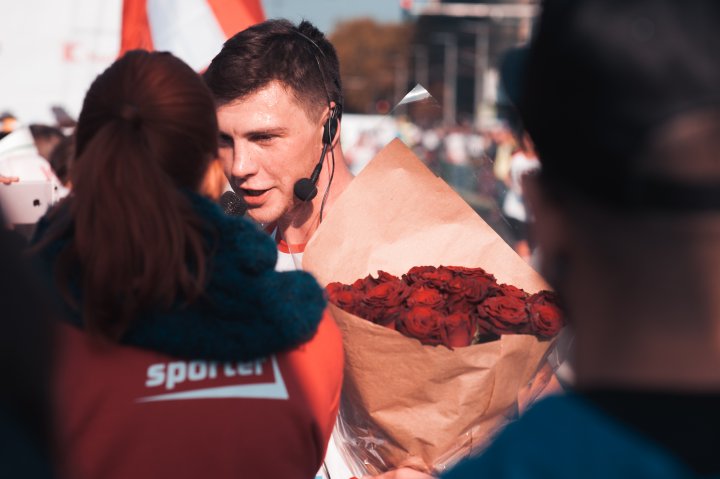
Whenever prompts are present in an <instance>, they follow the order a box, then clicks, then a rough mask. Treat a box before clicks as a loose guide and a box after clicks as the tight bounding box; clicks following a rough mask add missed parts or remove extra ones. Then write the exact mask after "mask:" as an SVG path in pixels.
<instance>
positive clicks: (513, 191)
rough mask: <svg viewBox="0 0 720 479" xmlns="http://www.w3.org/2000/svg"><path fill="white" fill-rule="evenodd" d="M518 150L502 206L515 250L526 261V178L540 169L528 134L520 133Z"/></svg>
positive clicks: (527, 256) (527, 248) (529, 248)
mask: <svg viewBox="0 0 720 479" xmlns="http://www.w3.org/2000/svg"><path fill="white" fill-rule="evenodd" d="M520 135H521V136H520V137H519V139H518V142H517V143H518V145H519V146H520V148H518V150H517V151H515V153H513V155H512V156H511V157H510V172H509V176H508V190H507V193H506V194H505V198H504V199H503V204H502V212H503V214H504V215H505V218H506V220H507V222H508V224H509V225H510V229H511V231H512V234H513V244H512V245H511V246H513V248H514V249H515V251H516V252H517V253H518V254H519V255H520V256H521V257H522V258H524V259H525V260H526V261H529V260H530V256H531V253H532V251H531V246H532V244H531V243H530V229H529V226H528V225H529V222H530V218H529V215H528V212H527V209H526V207H525V198H524V194H523V181H524V178H525V177H526V176H527V175H528V174H530V173H532V172H533V171H536V170H538V169H539V168H540V162H539V161H538V159H537V156H536V155H535V150H534V148H533V144H532V140H531V139H530V137H529V136H527V134H526V133H520Z"/></svg>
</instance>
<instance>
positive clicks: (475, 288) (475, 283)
mask: <svg viewBox="0 0 720 479" xmlns="http://www.w3.org/2000/svg"><path fill="white" fill-rule="evenodd" d="M492 289H493V283H491V282H490V281H489V280H488V279H487V278H482V277H478V278H468V279H466V280H465V290H464V291H463V294H464V296H465V298H467V300H468V301H469V302H470V303H475V304H478V303H480V302H481V301H482V300H483V299H485V298H486V297H487V296H488V295H489V294H490V292H491V290H492Z"/></svg>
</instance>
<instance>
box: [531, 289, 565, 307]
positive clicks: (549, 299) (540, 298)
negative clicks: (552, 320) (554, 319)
mask: <svg viewBox="0 0 720 479" xmlns="http://www.w3.org/2000/svg"><path fill="white" fill-rule="evenodd" d="M559 302H560V300H559V298H558V295H557V293H556V292H554V291H548V290H543V291H538V292H537V293H535V294H533V295H532V296H530V297H529V298H528V303H530V304H536V303H538V304H554V305H557V304H559Z"/></svg>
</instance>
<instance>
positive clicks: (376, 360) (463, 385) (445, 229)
mask: <svg viewBox="0 0 720 479" xmlns="http://www.w3.org/2000/svg"><path fill="white" fill-rule="evenodd" d="M426 265H428V266H441V265H443V266H466V267H481V268H483V269H485V270H486V271H487V272H489V273H491V274H493V275H495V277H496V278H497V280H498V281H499V282H500V283H509V284H512V285H514V286H517V287H519V288H522V289H524V290H525V291H527V292H528V293H535V292H537V291H539V290H541V289H548V286H547V284H546V283H545V282H544V281H543V279H542V278H541V277H540V276H539V275H538V274H537V273H536V272H535V271H534V270H533V269H532V268H531V267H530V266H529V265H527V263H525V262H524V261H523V260H522V259H521V258H520V257H519V256H518V255H517V254H516V253H515V252H514V251H513V250H512V248H510V246H508V245H507V244H506V243H505V242H504V241H503V240H502V239H501V238H500V237H499V236H498V235H497V233H495V231H494V230H493V229H492V228H491V227H490V226H489V225H487V223H485V222H484V221H483V220H482V219H481V218H480V217H479V216H478V215H477V214H476V213H475V212H474V211H473V210H472V208H470V206H468V205H467V204H466V203H465V202H464V201H463V200H462V198H460V196H458V195H457V193H455V192H454V191H453V190H452V189H451V188H450V187H449V186H448V185H447V184H446V183H445V182H444V181H443V180H442V179H440V178H438V177H436V176H435V175H434V174H433V173H432V172H431V171H430V170H429V169H427V167H425V165H423V164H422V162H420V160H418V159H417V157H415V155H414V154H413V153H412V151H410V150H409V149H408V148H407V146H405V144H404V143H402V142H401V141H400V140H394V141H393V142H391V143H390V144H389V145H387V146H386V147H385V148H384V149H383V150H382V151H380V152H379V153H378V155H377V156H376V157H375V158H374V159H373V160H372V161H371V162H370V163H369V164H368V166H366V167H365V169H364V170H363V171H362V172H361V173H360V174H359V175H358V176H357V177H356V178H355V179H354V180H353V181H352V183H351V184H350V186H348V188H347V189H346V190H345V192H344V193H343V194H342V195H341V196H340V198H338V200H337V201H336V202H335V204H334V205H333V208H332V210H331V213H330V214H329V215H328V216H327V218H326V219H325V220H324V221H323V223H322V224H321V225H320V227H319V228H318V230H317V232H316V233H315V235H314V236H313V238H312V239H311V240H310V242H309V243H308V245H307V247H306V249H305V253H304V257H303V267H304V269H306V270H307V271H310V272H311V273H313V274H314V275H315V277H316V278H317V279H318V281H320V283H321V284H322V285H323V286H326V285H327V284H328V283H330V282H335V281H339V282H342V283H352V282H353V281H355V280H356V279H358V278H362V277H365V276H367V275H368V274H373V275H376V274H377V271H378V270H384V271H387V272H389V273H392V274H394V275H397V276H400V275H402V274H403V273H406V272H407V271H408V270H409V269H410V268H411V267H413V266H426ZM330 310H331V312H332V313H333V316H334V318H335V320H336V321H337V323H338V325H339V327H340V329H341V330H342V333H343V340H344V346H345V354H346V368H345V381H344V386H343V400H342V405H341V412H340V420H339V429H340V432H341V433H342V435H343V439H344V441H343V443H344V444H342V445H341V449H343V450H344V452H345V453H346V456H348V457H346V459H347V460H348V462H351V463H354V468H355V469H356V471H355V472H356V473H358V474H364V473H371V474H377V473H379V472H384V471H386V470H389V469H393V468H396V467H401V466H409V467H413V468H415V469H418V470H421V471H426V472H430V471H435V472H438V471H442V470H444V469H445V467H447V466H448V465H449V464H452V463H454V462H455V461H456V460H457V459H459V458H460V457H462V456H465V455H467V454H469V453H471V452H472V451H473V450H477V449H480V448H482V447H483V446H484V445H485V444H486V443H487V441H488V440H489V439H490V438H491V436H492V435H493V434H494V433H495V432H496V431H497V429H498V428H499V427H500V426H502V425H503V424H504V423H505V422H506V420H507V419H508V418H509V417H513V416H514V415H515V414H516V412H517V402H518V391H519V390H520V389H521V388H523V387H524V386H526V385H527V384H528V382H529V381H530V380H531V379H532V378H533V376H534V374H535V373H536V371H537V370H538V368H539V367H540V364H541V362H542V360H543V357H544V355H545V353H546V351H547V349H548V347H549V346H550V342H549V341H539V340H538V339H536V338H535V337H533V336H527V335H504V336H502V337H501V339H500V340H498V341H493V342H490V343H485V344H477V345H473V346H469V347H465V348H456V349H455V350H449V349H447V348H445V347H443V346H438V347H433V346H424V345H422V344H420V342H419V341H417V340H415V339H411V338H407V337H405V336H403V335H401V334H400V333H398V332H396V331H394V330H390V329H386V328H383V327H381V326H378V325H376V324H373V323H371V322H369V321H366V320H364V319H361V318H358V317H356V316H354V315H352V314H349V313H346V312H345V311H342V310H341V309H339V308H336V307H334V306H330Z"/></svg>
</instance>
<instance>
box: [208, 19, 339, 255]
mask: <svg viewBox="0 0 720 479" xmlns="http://www.w3.org/2000/svg"><path fill="white" fill-rule="evenodd" d="M204 78H205V81H206V83H207V85H208V86H209V88H210V90H211V91H212V92H213V95H214V96H215V99H216V103H217V113H218V122H219V126H220V157H221V159H222V162H223V164H224V168H225V173H226V175H227V177H228V179H229V181H230V184H231V186H232V188H233V190H235V192H236V193H237V194H238V195H239V196H240V197H241V198H242V199H243V200H244V201H245V203H246V204H247V206H248V212H247V214H248V216H250V217H251V218H252V219H254V220H255V221H257V222H258V223H260V224H262V225H264V226H265V227H267V228H268V230H272V231H274V234H275V237H276V240H277V242H278V245H279V248H280V252H281V253H285V255H283V254H281V255H280V256H281V258H280V259H279V262H278V268H279V269H291V268H294V267H299V266H300V264H299V263H300V260H301V257H302V251H303V248H304V245H305V244H306V243H307V241H308V240H309V239H310V237H311V236H312V234H313V233H314V231H315V229H316V228H317V226H318V225H319V223H320V221H321V220H322V217H323V216H324V215H327V214H328V212H329V210H330V209H331V207H332V204H333V202H334V201H335V199H336V198H337V197H338V196H339V195H340V193H341V192H342V191H343V190H344V189H345V187H346V186H347V185H348V184H349V183H350V181H351V180H352V175H351V173H350V170H349V169H348V167H347V164H346V162H345V160H344V158H343V154H342V150H341V148H340V142H339V139H340V124H341V119H342V106H343V97H342V89H341V82H340V67H339V62H338V58H337V54H336V52H335V49H334V48H333V46H332V45H331V44H330V42H328V41H327V39H326V38H325V36H324V35H323V34H322V33H321V32H320V31H319V30H318V29H317V28H315V27H314V26H313V25H312V24H311V23H309V22H307V21H303V22H302V23H300V25H298V26H295V25H293V24H292V23H290V22H289V21H287V20H268V21H265V22H263V23H260V24H258V25H254V26H252V27H250V28H248V29H246V30H244V31H242V32H240V33H238V34H236V35H235V36H234V37H232V38H231V39H230V40H228V41H227V42H226V43H225V45H224V46H223V48H222V50H221V51H220V53H219V54H218V55H217V56H216V57H215V58H214V59H213V61H212V63H211V64H210V66H209V67H208V69H207V71H206V72H205V74H204ZM303 179H306V180H304V181H303ZM298 182H301V186H296V185H297V184H298Z"/></svg>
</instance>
